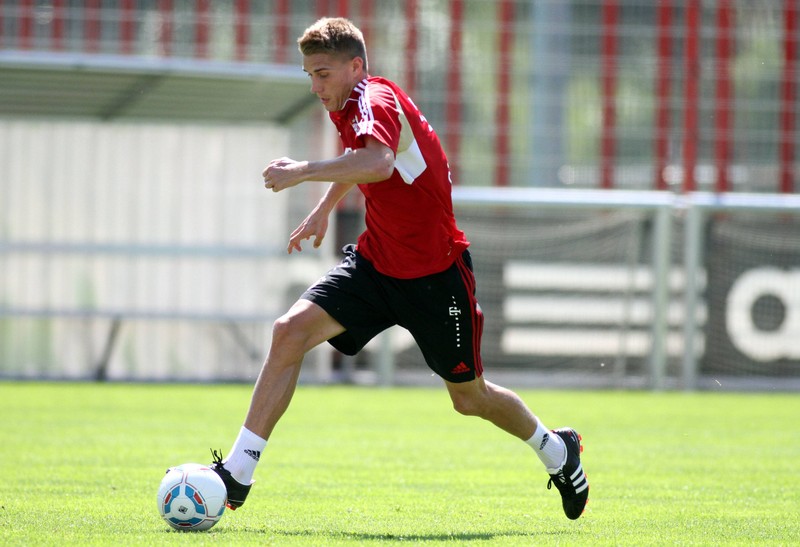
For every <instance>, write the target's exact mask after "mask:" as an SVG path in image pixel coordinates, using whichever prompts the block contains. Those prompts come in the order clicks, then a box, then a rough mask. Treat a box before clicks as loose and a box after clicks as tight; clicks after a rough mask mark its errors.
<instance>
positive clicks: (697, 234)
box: [682, 203, 704, 391]
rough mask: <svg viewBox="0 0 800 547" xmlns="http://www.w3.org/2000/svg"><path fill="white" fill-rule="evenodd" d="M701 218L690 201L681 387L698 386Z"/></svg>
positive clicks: (699, 210)
mask: <svg viewBox="0 0 800 547" xmlns="http://www.w3.org/2000/svg"><path fill="white" fill-rule="evenodd" d="M703 219H704V214H703V211H702V209H701V208H700V207H696V206H693V205H691V203H690V204H689V206H688V208H687V211H686V227H685V229H684V244H683V252H684V258H683V264H684V275H685V278H686V280H685V285H684V291H685V293H684V317H683V364H682V381H683V389H685V390H686V391H693V390H695V389H697V348H696V344H695V341H696V340H697V300H698V290H699V283H698V276H699V275H700V267H701V257H702V253H703Z"/></svg>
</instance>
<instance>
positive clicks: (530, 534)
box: [215, 527, 577, 542]
mask: <svg viewBox="0 0 800 547" xmlns="http://www.w3.org/2000/svg"><path fill="white" fill-rule="evenodd" d="M575 531H577V529H576V530H575ZM575 531H573V530H566V529H550V530H536V531H530V530H526V531H513V530H511V531H509V530H505V531H501V532H464V533H452V534H435V533H431V534H393V533H368V532H339V531H336V532H334V531H330V532H326V531H324V530H276V529H274V528H267V529H264V528H252V527H244V528H235V529H225V528H222V529H219V530H215V532H216V533H223V534H224V533H225V532H233V533H242V532H244V533H253V534H262V535H263V534H267V535H271V536H273V537H286V538H290V537H295V538H308V539H309V540H313V538H317V539H318V540H319V541H324V540H325V539H327V540H351V541H359V542H370V541H412V542H424V541H463V542H478V541H492V540H497V539H503V538H509V539H510V538H524V537H527V538H531V539H532V540H533V539H534V538H545V537H548V538H552V537H555V536H572V535H574V532H575Z"/></svg>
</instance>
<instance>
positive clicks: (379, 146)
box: [262, 136, 394, 199]
mask: <svg viewBox="0 0 800 547" xmlns="http://www.w3.org/2000/svg"><path fill="white" fill-rule="evenodd" d="M393 171H394V152H393V151H392V149H391V148H389V147H388V146H386V145H385V144H383V143H382V142H380V141H379V140H378V139H376V138H374V137H370V136H365V137H364V147H363V148H357V149H355V150H351V151H349V152H347V153H345V154H342V155H341V156H338V157H335V158H332V159H329V160H320V161H296V160H293V159H291V158H278V159H276V160H272V161H271V162H270V163H269V165H268V166H267V167H266V168H265V169H264V171H263V172H262V175H263V177H264V186H265V187H266V188H267V189H269V190H272V191H273V192H280V191H281V190H285V189H286V188H291V187H292V186H296V185H298V184H300V183H301V182H304V181H326V182H340V183H348V184H367V183H371V182H380V181H383V180H386V179H388V178H389V177H390V176H391V175H392V172H393ZM340 199H341V196H340Z"/></svg>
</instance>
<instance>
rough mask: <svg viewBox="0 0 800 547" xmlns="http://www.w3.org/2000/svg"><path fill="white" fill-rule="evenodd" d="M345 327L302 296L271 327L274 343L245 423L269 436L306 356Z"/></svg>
mask: <svg viewBox="0 0 800 547" xmlns="http://www.w3.org/2000/svg"><path fill="white" fill-rule="evenodd" d="M343 331H344V327H342V325H341V324H339V322H338V321H336V320H335V319H334V318H333V317H331V316H330V315H328V313H327V312H326V311H325V310H323V309H322V308H321V307H319V306H318V305H316V304H314V303H313V302H310V301H308V300H305V299H300V300H298V301H297V302H295V304H294V305H293V306H292V307H291V308H290V309H289V311H288V312H287V313H286V314H284V315H283V316H282V317H280V318H279V319H278V320H277V321H275V324H274V325H273V328H272V343H271V345H270V349H269V353H268V355H267V358H266V360H265V361H264V365H263V367H262V368H261V373H260V374H259V376H258V380H257V381H256V385H255V388H254V390H253V396H252V398H251V400H250V409H249V410H248V412H247V417H246V418H245V422H244V426H245V427H246V428H247V429H248V430H250V431H252V432H253V433H255V434H257V435H258V436H260V437H261V438H263V439H267V438H269V436H270V434H271V433H272V430H273V428H274V427H275V424H276V423H277V422H278V420H279V419H280V417H281V416H282V415H283V413H284V412H285V411H286V409H287V407H288V406H289V402H290V401H291V399H292V395H293V394H294V390H295V387H296V386H297V378H298V376H299V374H300V367H301V365H302V363H303V357H304V356H305V354H306V353H308V352H309V351H310V350H311V349H313V348H315V347H316V346H318V345H319V344H321V343H322V342H324V341H326V340H328V339H330V338H333V337H334V336H336V335H338V334H341V333H342V332H343Z"/></svg>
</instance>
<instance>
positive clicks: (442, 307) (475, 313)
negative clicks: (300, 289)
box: [302, 245, 483, 382]
mask: <svg viewBox="0 0 800 547" xmlns="http://www.w3.org/2000/svg"><path fill="white" fill-rule="evenodd" d="M342 251H343V252H344V254H345V257H344V259H343V260H342V261H341V262H340V263H339V264H338V265H337V266H335V267H334V268H332V269H331V270H330V271H328V273H327V274H325V275H324V276H323V277H322V278H321V279H320V280H319V281H317V283H316V284H314V285H313V286H311V287H310V288H309V289H308V290H307V291H306V292H305V293H303V295H302V298H304V299H306V300H310V301H311V302H314V303H315V304H317V305H319V306H320V307H322V309H324V310H325V311H326V312H327V313H328V314H330V315H331V317H333V318H334V319H336V321H338V322H339V323H341V325H342V326H344V328H345V329H347V330H346V331H345V332H343V333H342V334H340V335H338V336H336V337H334V338H331V339H330V340H328V342H329V343H330V344H331V345H332V346H333V347H335V348H336V349H337V350H339V351H341V352H342V353H344V354H346V355H355V354H356V353H358V352H359V351H360V350H361V349H362V348H363V347H364V346H365V345H366V344H367V342H369V341H370V340H372V339H373V338H374V337H375V336H376V335H377V334H379V333H380V332H382V331H383V330H385V329H387V328H389V327H391V326H393V325H400V326H401V327H404V328H406V329H408V331H409V332H410V333H411V335H412V336H413V337H414V340H415V341H416V343H417V345H418V346H419V348H420V349H421V350H422V355H423V356H424V357H425V361H426V362H427V364H428V366H429V367H430V368H431V370H433V371H434V372H436V373H437V374H438V375H439V376H441V377H442V378H444V379H445V380H447V381H450V382H466V381H469V380H473V379H475V378H477V377H479V376H480V375H481V374H482V373H483V366H482V364H481V356H480V348H481V333H482V332H483V313H482V312H481V308H480V306H479V305H478V301H477V300H476V298H475V276H474V275H473V273H472V260H471V258H470V255H469V252H468V251H464V253H463V254H462V255H461V256H460V257H458V258H457V259H456V261H455V262H454V263H453V265H452V266H450V267H449V268H448V269H446V270H445V271H443V272H440V273H437V274H433V275H429V276H425V277H420V278H416V279H397V278H394V277H389V276H387V275H383V274H381V273H380V272H378V271H377V270H376V269H375V268H374V267H373V266H372V264H371V263H370V262H369V261H368V260H367V259H365V258H364V257H363V256H361V255H360V254H359V253H358V252H357V251H356V250H355V246H354V245H347V246H345V247H344V249H342Z"/></svg>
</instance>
